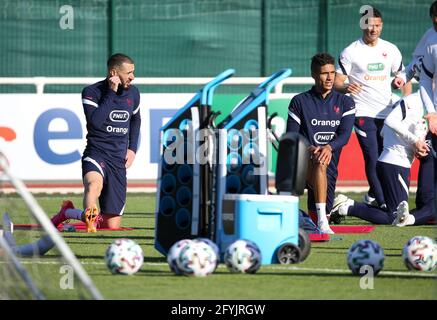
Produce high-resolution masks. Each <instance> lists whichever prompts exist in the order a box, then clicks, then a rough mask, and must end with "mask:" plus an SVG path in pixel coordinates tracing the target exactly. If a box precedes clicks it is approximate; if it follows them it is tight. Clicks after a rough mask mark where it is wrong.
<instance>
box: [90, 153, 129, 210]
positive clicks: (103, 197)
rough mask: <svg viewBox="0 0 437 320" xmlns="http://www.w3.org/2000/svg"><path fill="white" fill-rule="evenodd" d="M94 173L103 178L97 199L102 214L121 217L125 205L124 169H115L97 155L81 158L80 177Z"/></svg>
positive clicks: (125, 182) (125, 180)
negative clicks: (100, 191)
mask: <svg viewBox="0 0 437 320" xmlns="http://www.w3.org/2000/svg"><path fill="white" fill-rule="evenodd" d="M91 171H95V172H98V173H100V174H101V175H102V177H103V189H102V193H101V194H100V197H99V206H100V211H101V213H102V214H105V213H106V214H115V215H120V216H121V215H122V214H123V211H124V207H125V205H126V188H127V178H126V168H120V167H115V166H114V165H112V164H111V163H110V162H109V161H107V160H105V159H104V158H102V157H99V156H97V155H84V156H83V157H82V177H84V176H85V174H87V173H88V172H91Z"/></svg>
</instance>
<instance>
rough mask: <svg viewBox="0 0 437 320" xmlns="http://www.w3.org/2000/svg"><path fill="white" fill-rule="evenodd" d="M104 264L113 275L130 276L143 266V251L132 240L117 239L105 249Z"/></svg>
mask: <svg viewBox="0 0 437 320" xmlns="http://www.w3.org/2000/svg"><path fill="white" fill-rule="evenodd" d="M105 262H106V266H107V267H108V269H109V270H110V271H111V272H112V273H113V274H125V275H132V274H134V273H136V272H137V271H138V270H140V268H141V266H142V265H143V262H144V256H143V250H142V249H141V247H140V246H139V245H138V244H137V243H136V242H135V241H133V240H130V239H125V238H122V239H117V240H115V241H114V242H113V243H111V244H110V245H109V246H108V248H107V249H106V252H105Z"/></svg>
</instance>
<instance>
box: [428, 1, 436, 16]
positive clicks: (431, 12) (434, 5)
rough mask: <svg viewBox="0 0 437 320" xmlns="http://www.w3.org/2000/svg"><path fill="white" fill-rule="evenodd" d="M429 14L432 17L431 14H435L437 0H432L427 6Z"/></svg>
mask: <svg viewBox="0 0 437 320" xmlns="http://www.w3.org/2000/svg"><path fill="white" fill-rule="evenodd" d="M429 16H430V17H431V18H432V16H437V1H434V2H433V3H432V5H431V7H429Z"/></svg>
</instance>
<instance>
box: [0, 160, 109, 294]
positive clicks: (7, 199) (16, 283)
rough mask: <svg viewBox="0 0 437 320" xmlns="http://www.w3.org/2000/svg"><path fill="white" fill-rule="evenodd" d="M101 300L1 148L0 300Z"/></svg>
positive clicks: (90, 281)
mask: <svg viewBox="0 0 437 320" xmlns="http://www.w3.org/2000/svg"><path fill="white" fill-rule="evenodd" d="M4 299H14V300H17V299H38V300H40V299H41V300H42V299H102V296H101V294H100V292H99V291H98V289H97V288H96V287H95V285H94V284H93V282H92V280H91V278H90V277H89V276H88V274H87V273H86V271H85V270H84V268H83V267H82V265H81V263H80V262H79V261H78V260H77V258H76V257H75V255H74V254H73V252H72V251H71V249H70V248H69V247H68V245H67V244H66V243H65V241H64V239H63V238H62V236H61V234H60V233H59V232H58V230H57V229H56V228H55V227H54V226H53V224H52V223H51V221H50V219H49V218H48V216H47V214H46V213H45V212H44V211H43V209H42V208H41V207H40V205H39V204H38V202H37V201H36V200H35V198H34V197H33V196H32V194H31V193H30V192H29V190H27V188H26V187H25V185H24V183H23V182H22V181H21V180H19V179H18V178H17V177H15V176H14V175H13V174H12V173H11V171H10V169H9V166H8V163H7V159H6V157H5V156H4V155H3V154H2V153H1V152H0V300H4Z"/></svg>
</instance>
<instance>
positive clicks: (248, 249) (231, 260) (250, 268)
mask: <svg viewBox="0 0 437 320" xmlns="http://www.w3.org/2000/svg"><path fill="white" fill-rule="evenodd" d="M224 261H225V264H226V267H227V268H228V269H229V271H231V272H233V273H238V272H241V273H255V272H256V271H258V269H259V268H260V267H261V250H260V249H259V247H258V245H257V244H256V243H255V242H253V241H250V240H237V241H235V242H233V243H231V244H230V245H229V246H228V247H227V248H226V251H225V255H224Z"/></svg>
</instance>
